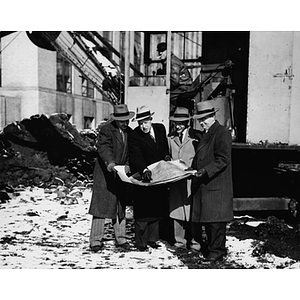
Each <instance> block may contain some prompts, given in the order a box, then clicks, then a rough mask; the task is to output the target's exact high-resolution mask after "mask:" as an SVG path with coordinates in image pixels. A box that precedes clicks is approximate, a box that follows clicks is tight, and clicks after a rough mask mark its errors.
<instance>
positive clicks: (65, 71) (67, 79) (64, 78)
mask: <svg viewBox="0 0 300 300" xmlns="http://www.w3.org/2000/svg"><path fill="white" fill-rule="evenodd" d="M56 72H57V74H56V83H57V90H58V91H60V92H65V93H69V94H71V93H72V65H71V64H70V63H69V62H68V61H67V60H66V59H65V58H64V57H63V56H61V55H60V54H59V53H57V59H56Z"/></svg>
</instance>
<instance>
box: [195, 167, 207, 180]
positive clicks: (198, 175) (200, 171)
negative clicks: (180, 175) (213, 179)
mask: <svg viewBox="0 0 300 300" xmlns="http://www.w3.org/2000/svg"><path fill="white" fill-rule="evenodd" d="M206 174H207V173H206V170H205V169H204V168H202V169H200V170H199V171H197V172H196V173H195V177H197V178H201V177H204V176H205V175H206Z"/></svg>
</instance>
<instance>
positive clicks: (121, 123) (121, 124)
mask: <svg viewBox="0 0 300 300" xmlns="http://www.w3.org/2000/svg"><path fill="white" fill-rule="evenodd" d="M116 124H117V126H118V128H120V129H121V130H123V131H124V130H125V129H126V128H127V127H128V124H129V120H126V121H117V120H116Z"/></svg>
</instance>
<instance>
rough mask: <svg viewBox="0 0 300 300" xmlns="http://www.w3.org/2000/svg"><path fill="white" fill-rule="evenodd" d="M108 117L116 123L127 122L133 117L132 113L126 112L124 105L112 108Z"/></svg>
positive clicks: (126, 108)
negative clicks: (112, 110)
mask: <svg viewBox="0 0 300 300" xmlns="http://www.w3.org/2000/svg"><path fill="white" fill-rule="evenodd" d="M110 116H111V118H112V119H113V120H116V121H127V120H129V119H131V118H133V117H134V112H133V111H128V107H127V105H126V104H117V105H115V106H114V112H113V113H112V114H110Z"/></svg>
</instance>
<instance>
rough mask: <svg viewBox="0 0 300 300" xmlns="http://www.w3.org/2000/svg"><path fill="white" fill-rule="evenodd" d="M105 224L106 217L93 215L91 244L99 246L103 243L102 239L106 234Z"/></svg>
mask: <svg viewBox="0 0 300 300" xmlns="http://www.w3.org/2000/svg"><path fill="white" fill-rule="evenodd" d="M104 224H105V219H104V218H98V217H95V216H93V219H92V226H91V232H90V246H99V245H101V244H102V239H103V236H104Z"/></svg>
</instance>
